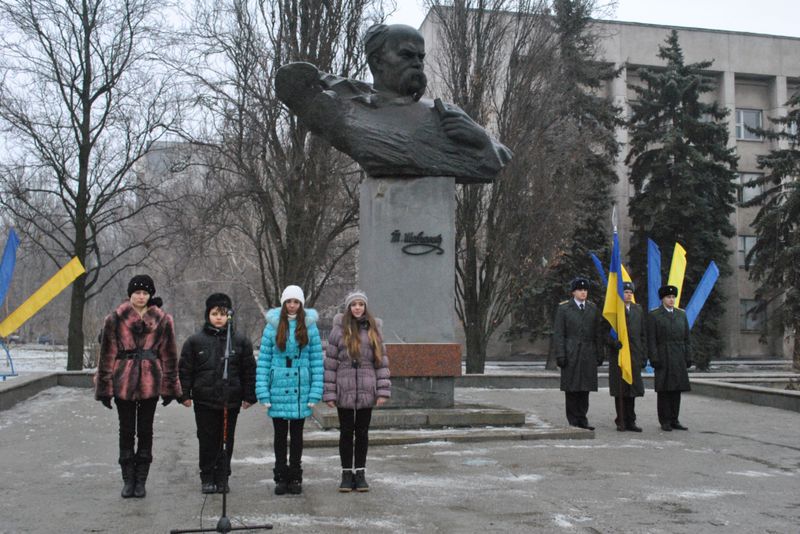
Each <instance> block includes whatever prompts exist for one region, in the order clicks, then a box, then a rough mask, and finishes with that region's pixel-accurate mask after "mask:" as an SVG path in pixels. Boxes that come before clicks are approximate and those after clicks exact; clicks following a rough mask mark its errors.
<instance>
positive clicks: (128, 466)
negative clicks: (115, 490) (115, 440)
mask: <svg viewBox="0 0 800 534" xmlns="http://www.w3.org/2000/svg"><path fill="white" fill-rule="evenodd" d="M119 465H120V467H121V468H122V483H123V486H122V493H121V494H120V495H121V496H122V498H123V499H130V498H131V497H133V488H134V485H135V484H136V461H135V459H134V456H133V450H130V449H129V450H124V451H120V453H119Z"/></svg>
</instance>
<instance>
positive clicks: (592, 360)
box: [553, 277, 604, 430]
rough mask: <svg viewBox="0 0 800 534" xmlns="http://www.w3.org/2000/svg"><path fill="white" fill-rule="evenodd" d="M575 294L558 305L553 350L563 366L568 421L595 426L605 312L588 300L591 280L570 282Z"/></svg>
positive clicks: (561, 366) (562, 376) (563, 387)
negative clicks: (592, 405)
mask: <svg viewBox="0 0 800 534" xmlns="http://www.w3.org/2000/svg"><path fill="white" fill-rule="evenodd" d="M570 290H571V291H572V298H571V299H569V300H566V301H564V302H562V303H561V304H559V305H558V309H557V310H556V317H555V322H554V324H553V350H554V353H555V357H556V364H557V365H558V366H559V367H560V368H561V391H563V392H564V395H565V397H566V408H567V421H568V422H569V424H570V425H571V426H577V427H580V428H585V429H587V430H594V427H593V426H590V425H589V420H588V419H587V418H586V413H587V412H588V411H589V392H590V391H597V366H598V365H601V364H602V363H603V352H602V350H603V337H604V336H603V333H602V331H601V330H602V329H601V320H602V316H601V315H600V310H599V309H597V306H595V305H594V304H593V303H591V302H589V301H588V300H586V298H587V297H588V295H589V281H588V280H587V279H586V278H580V277H579V278H575V279H574V280H573V281H572V282H571V283H570Z"/></svg>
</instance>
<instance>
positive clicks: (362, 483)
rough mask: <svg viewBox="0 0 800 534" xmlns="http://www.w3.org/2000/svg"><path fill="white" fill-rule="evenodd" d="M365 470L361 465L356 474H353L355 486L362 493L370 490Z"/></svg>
mask: <svg viewBox="0 0 800 534" xmlns="http://www.w3.org/2000/svg"><path fill="white" fill-rule="evenodd" d="M364 471H365V470H364V468H363V467H361V468H359V469H356V472H355V475H353V488H354V489H355V490H356V491H360V492H362V493H363V492H365V491H369V484H367V477H366V476H365V475H364Z"/></svg>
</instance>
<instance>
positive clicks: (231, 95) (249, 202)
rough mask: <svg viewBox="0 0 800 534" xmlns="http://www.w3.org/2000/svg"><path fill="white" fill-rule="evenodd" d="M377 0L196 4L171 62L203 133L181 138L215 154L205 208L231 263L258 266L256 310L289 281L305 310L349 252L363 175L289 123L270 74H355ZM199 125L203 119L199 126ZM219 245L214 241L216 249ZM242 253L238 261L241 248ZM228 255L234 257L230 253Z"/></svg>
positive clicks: (377, 13) (376, 16)
mask: <svg viewBox="0 0 800 534" xmlns="http://www.w3.org/2000/svg"><path fill="white" fill-rule="evenodd" d="M385 4H388V2H383V1H376V0H326V1H322V0H308V1H303V2H296V1H290V2H279V1H268V0H252V1H248V0H228V1H225V2H218V1H211V0H209V1H201V2H198V3H197V9H196V11H195V12H194V13H192V14H191V20H192V24H191V29H190V30H189V32H188V33H187V35H186V37H187V40H188V42H191V44H192V49H193V50H194V51H195V53H194V54H193V55H191V56H190V57H189V58H188V59H186V58H178V59H176V65H180V64H183V63H188V64H191V65H193V66H194V67H193V68H191V69H185V70H184V74H186V75H187V76H188V77H189V79H190V80H192V83H193V84H196V85H197V86H198V87H199V93H198V95H197V99H196V101H197V103H198V107H199V109H198V112H200V113H202V114H203V117H204V120H203V121H202V124H204V125H205V129H200V128H195V129H193V130H191V131H186V132H185V135H186V137H187V139H189V140H190V141H191V142H192V143H193V144H195V145H197V146H202V147H204V148H203V149H204V150H207V151H208V152H209V153H210V154H212V156H211V157H210V158H209V160H210V165H209V167H208V177H209V190H210V197H211V198H213V199H214V201H213V203H212V206H209V209H212V208H215V209H214V211H213V213H214V216H213V217H211V218H210V220H212V221H215V222H216V223H217V225H218V229H219V231H220V232H221V233H220V234H219V235H220V236H223V242H225V241H227V243H228V244H230V243H233V242H236V241H238V242H243V243H244V245H245V246H243V247H233V248H235V249H236V250H238V253H236V255H237V258H238V261H248V262H252V263H254V264H256V265H257V268H258V272H259V274H260V280H259V284H257V286H254V290H257V291H258V292H260V294H261V296H262V300H263V302H264V304H265V306H271V305H275V304H276V303H277V302H278V299H279V295H280V291H281V289H282V288H283V286H285V285H287V284H290V283H296V284H299V285H301V286H302V287H303V288H304V289H305V291H306V294H307V302H308V303H309V304H313V303H314V301H315V300H316V299H317V298H318V296H319V294H320V292H321V291H322V289H323V288H324V287H325V285H326V284H327V283H328V282H329V281H330V280H331V277H332V276H335V273H336V270H337V268H338V266H339V264H340V261H341V259H342V258H343V257H346V256H347V255H349V254H351V253H352V251H353V250H354V248H355V246H356V245H357V242H358V241H357V225H358V194H357V190H358V184H359V183H360V181H361V178H362V172H361V171H360V170H359V169H358V168H357V167H356V166H355V165H354V163H353V162H352V161H351V160H350V159H349V158H347V157H346V156H344V155H343V154H341V153H339V152H337V151H336V150H334V149H332V148H331V147H330V145H328V144H327V143H326V142H324V141H323V140H321V139H319V138H316V137H312V136H311V135H310V134H309V132H308V130H307V129H306V128H304V127H303V126H302V125H300V124H298V122H297V121H296V119H295V118H294V117H293V116H291V115H290V114H289V112H288V110H287V109H286V108H284V107H283V105H282V104H281V103H280V102H279V101H278V99H277V97H276V96H275V93H274V88H273V80H274V77H275V72H276V70H277V69H278V67H280V66H281V65H283V64H285V63H287V62H291V61H308V62H310V63H313V64H315V65H317V66H318V67H319V68H320V69H321V70H323V71H327V72H333V73H336V74H338V75H341V76H348V77H359V76H361V75H363V73H364V70H365V69H364V67H365V60H364V57H363V52H362V47H361V43H360V37H361V34H362V33H363V31H365V29H366V28H367V27H368V26H369V25H370V24H371V23H372V22H374V21H378V20H381V19H382V18H383V13H384V12H383V8H384V5H385ZM198 122H201V121H198ZM218 244H219V243H218ZM247 251H250V252H249V253H250V254H251V256H250V257H246V256H247V254H248V252H247ZM230 252H231V253H232V254H234V251H233V249H231V251H230Z"/></svg>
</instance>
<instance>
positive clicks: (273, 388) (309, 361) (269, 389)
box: [256, 308, 323, 419]
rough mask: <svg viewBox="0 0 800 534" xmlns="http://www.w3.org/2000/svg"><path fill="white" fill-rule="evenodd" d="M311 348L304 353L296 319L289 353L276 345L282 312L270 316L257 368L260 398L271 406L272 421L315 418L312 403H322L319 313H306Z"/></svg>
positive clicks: (274, 310)
mask: <svg viewBox="0 0 800 534" xmlns="http://www.w3.org/2000/svg"><path fill="white" fill-rule="evenodd" d="M305 313H306V329H307V330H308V345H306V346H305V347H303V348H302V349H301V348H300V347H298V345H297V340H296V339H295V325H296V324H297V320H296V319H291V320H289V333H288V336H287V339H286V350H285V351H281V350H280V349H279V348H278V347H277V346H276V345H275V335H276V334H277V332H278V322H279V321H280V317H281V309H280V308H272V309H271V310H269V311H268V312H267V325H266V327H264V335H263V336H262V338H261V348H260V349H259V354H258V365H257V367H256V397H258V402H260V403H262V404H267V403H269V404H271V405H272V406H270V408H269V412H268V414H269V416H270V417H280V418H282V419H304V418H306V417H308V416H309V415H311V408H309V407H308V403H317V402H319V401H320V400H321V399H322V376H323V364H322V362H323V357H322V342H321V341H320V337H319V330H317V317H318V314H317V312H316V310H313V309H311V308H309V309H306V310H305Z"/></svg>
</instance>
